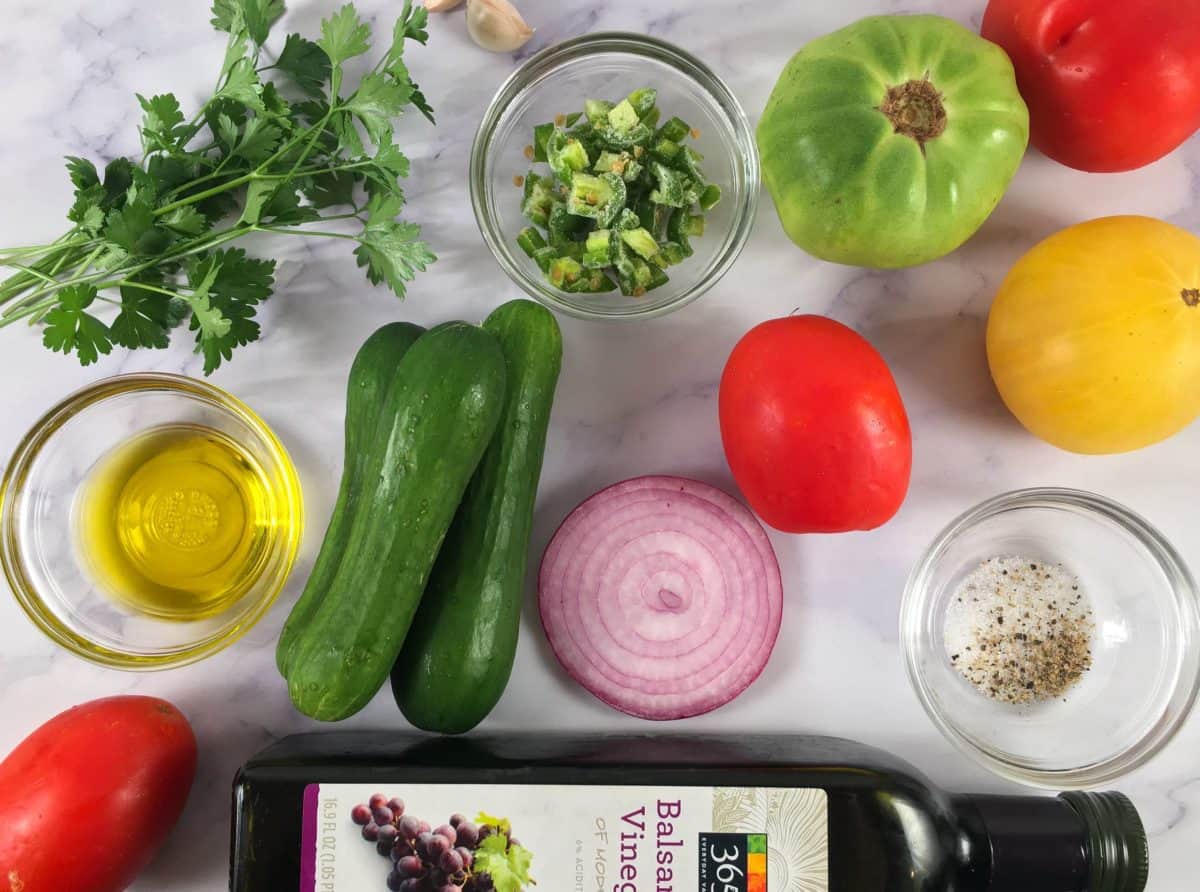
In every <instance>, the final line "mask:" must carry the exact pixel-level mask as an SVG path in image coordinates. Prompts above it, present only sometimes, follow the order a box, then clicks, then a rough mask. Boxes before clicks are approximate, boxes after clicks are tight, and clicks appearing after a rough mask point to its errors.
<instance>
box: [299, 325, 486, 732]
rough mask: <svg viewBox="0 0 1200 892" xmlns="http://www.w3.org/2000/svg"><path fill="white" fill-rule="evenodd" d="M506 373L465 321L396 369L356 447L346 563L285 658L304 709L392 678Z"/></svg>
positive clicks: (330, 717) (364, 698)
mask: <svg viewBox="0 0 1200 892" xmlns="http://www.w3.org/2000/svg"><path fill="white" fill-rule="evenodd" d="M505 376H506V369H505V359H504V352H503V351H502V350H501V348H500V344H499V342H498V341H497V340H496V338H495V337H494V336H493V335H492V334H490V333H489V332H487V331H484V330H483V329H482V328H478V327H476V326H474V325H468V324H467V323H465V322H451V323H447V324H445V325H439V326H437V327H436V328H433V329H431V330H430V331H428V332H427V333H426V334H424V335H422V336H421V337H420V338H418V339H417V342H416V343H415V344H413V346H412V347H411V348H410V349H409V351H408V352H407V353H405V354H404V357H403V358H402V359H401V360H400V362H399V363H398V364H397V365H396V367H395V373H394V381H393V384H392V385H391V386H390V387H389V388H388V391H387V394H386V397H385V398H384V399H383V401H382V402H381V403H380V405H379V415H380V421H379V427H378V429H377V431H376V436H375V441H374V442H372V443H369V444H365V445H364V447H363V448H364V450H365V451H366V453H367V456H368V457H367V462H366V466H365V470H364V471H363V475H362V486H363V492H362V495H361V497H360V500H359V503H358V505H357V507H356V510H355V512H354V516H353V521H352V525H351V528H350V534H349V536H348V538H347V542H346V545H345V548H344V551H343V554H342V559H341V561H340V563H339V564H338V567H337V572H336V573H335V574H334V576H333V579H332V580H331V581H330V583H329V585H328V588H327V590H326V592H325V595H324V597H323V598H322V599H321V602H320V604H319V606H318V607H317V609H316V611H315V613H314V614H313V615H312V616H311V617H310V618H309V619H308V621H307V622H306V623H305V624H304V626H303V627H302V628H301V629H299V630H298V632H297V637H296V640H295V643H294V645H293V647H292V653H291V658H290V660H289V661H288V675H287V679H288V694H289V695H290V696H291V698H292V703H293V704H294V705H295V706H296V708H297V709H298V710H300V712H302V713H304V714H305V715H307V716H311V717H312V718H315V719H319V720H321V721H338V720H340V719H344V718H347V717H348V716H351V715H353V714H354V713H356V712H358V711H359V710H360V709H362V708H363V707H364V706H366V704H367V703H368V702H369V701H370V699H371V698H372V697H373V696H374V695H375V693H376V692H377V691H378V690H379V688H380V687H381V686H382V685H383V683H384V681H385V680H386V679H387V676H388V672H389V670H390V669H391V668H392V664H393V663H394V662H395V660H396V656H397V655H398V654H399V653H400V647H401V645H402V644H403V643H404V638H405V636H406V635H407V634H408V629H409V626H410V624H411V623H412V618H413V615H414V614H415V613H416V610H417V604H418V602H419V601H420V599H421V593H422V592H423V591H424V589H425V583H426V581H427V580H428V578H429V571H430V570H431V569H432V568H433V563H434V559H435V558H436V557H437V553H438V549H439V548H440V547H441V544H442V539H443V538H444V537H445V535H446V530H447V529H448V528H449V526H450V522H451V520H453V518H454V513H455V511H456V509H457V508H458V504H459V502H460V501H461V499H462V495H463V490H464V489H466V486H467V483H468V482H469V481H470V479H471V476H472V475H473V474H474V473H475V468H476V466H477V465H478V464H479V459H480V458H481V457H482V455H483V453H484V450H485V449H486V448H487V446H488V443H489V442H490V440H491V438H492V434H493V433H494V432H495V429H496V424H497V422H498V421H499V419H500V413H501V411H502V409H503V407H504V396H505Z"/></svg>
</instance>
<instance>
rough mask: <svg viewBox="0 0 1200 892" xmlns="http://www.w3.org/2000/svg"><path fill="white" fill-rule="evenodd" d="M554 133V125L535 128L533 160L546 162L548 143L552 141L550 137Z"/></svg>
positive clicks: (541, 125) (542, 125) (539, 125)
mask: <svg viewBox="0 0 1200 892" xmlns="http://www.w3.org/2000/svg"><path fill="white" fill-rule="evenodd" d="M552 133H554V125H553V124H538V125H537V126H536V127H534V128H533V160H534V161H545V160H546V159H547V157H548V156H547V155H546V142H547V140H549V139H550V135H551V134H552Z"/></svg>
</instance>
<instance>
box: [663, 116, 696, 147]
mask: <svg viewBox="0 0 1200 892" xmlns="http://www.w3.org/2000/svg"><path fill="white" fill-rule="evenodd" d="M691 132H692V128H691V127H690V126H688V123H687V122H686V121H684V120H682V119H681V118H671V120H669V121H667V123H665V124H663V125H662V127H660V128H659V129H658V136H659V138H660V139H669V140H671V142H683V140H684V138H685V137H686V136H687V135H688V134H689V133H691Z"/></svg>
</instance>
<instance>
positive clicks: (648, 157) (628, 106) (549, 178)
mask: <svg viewBox="0 0 1200 892" xmlns="http://www.w3.org/2000/svg"><path fill="white" fill-rule="evenodd" d="M657 102H658V94H657V91H655V90H654V89H653V88H651V87H640V88H638V89H636V90H634V91H633V92H631V93H630V94H629V95H628V96H626V97H625V98H624V99H621V100H619V101H615V102H609V101H607V100H603V99H588V100H586V101H585V102H584V105H583V111H582V112H576V113H573V114H570V115H560V116H558V117H557V118H555V123H551V124H540V125H538V126H537V127H535V128H534V141H533V151H532V155H533V158H534V160H536V161H544V162H545V163H547V164H548V165H549V167H550V170H551V171H552V173H550V174H538V173H536V172H534V171H531V172H530V173H529V174H528V176H527V177H526V178H525V182H524V187H525V188H524V194H523V196H522V204H521V210H522V213H524V214H525V216H526V217H527V218H528V219H529V221H530V223H531V224H532V225H531V226H527V227H525V228H524V229H522V230H521V231H520V232H519V233H518V235H517V243H518V245H519V246H520V248H521V250H522V251H523V252H524V253H525V254H527V255H529V256H530V257H531V258H532V259H533V261H534V263H536V264H537V266H538V267H539V269H541V270H542V271H543V272H544V273H545V274H546V276H547V278H548V279H549V280H550V282H551V283H552V284H553V285H555V286H556V287H558V288H561V289H563V290H564V291H568V292H571V293H598V292H605V291H612V290H614V289H616V288H620V289H621V291H622V293H624V294H628V295H635V296H636V295H642V294H645V293H646V292H647V291H650V290H652V289H654V288H658V287H661V286H662V285H663V284H664V283H666V282H667V274H666V272H665V271H664V269H665V268H666V267H669V266H673V265H675V264H678V263H682V262H683V261H684V260H685V259H686V258H688V257H690V256H691V255H692V253H693V251H692V246H691V241H690V240H691V239H692V238H695V237H699V236H701V235H703V234H704V217H703V213H704V212H705V211H707V210H709V209H710V208H712V207H713V206H715V205H716V204H717V202H718V201H720V199H721V190H720V188H719V187H718V186H716V185H714V184H709V183H708V182H707V180H706V179H705V177H704V174H703V172H702V170H701V168H700V163H701V162H702V161H703V158H702V157H701V155H700V153H699V152H697V151H696V150H695V149H694V148H692V147H691V146H690V145H686V144H685V142H686V141H687V140H688V138H689V136H690V135H692V130H691V128H690V127H689V125H688V124H687V122H685V121H683V120H682V119H680V118H677V117H672V118H669V119H667V121H666V123H665V124H662V125H661V126H658V124H659V121H660V120H661V118H662V117H663V116H662V113H661V110H660V109H659V106H658V104H657ZM655 127H658V129H657V130H655V129H654V128H655Z"/></svg>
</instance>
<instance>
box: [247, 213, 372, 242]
mask: <svg viewBox="0 0 1200 892" xmlns="http://www.w3.org/2000/svg"><path fill="white" fill-rule="evenodd" d="M324 219H331V218H329V217H326V218H324ZM254 229H255V231H256V232H276V233H278V234H279V235H317V236H321V237H323V238H344V239H349V240H350V241H354V242H356V241H358V236H356V235H347V234H346V233H344V232H328V231H325V230H321V229H287V228H285V227H283V226H255V227H254Z"/></svg>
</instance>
